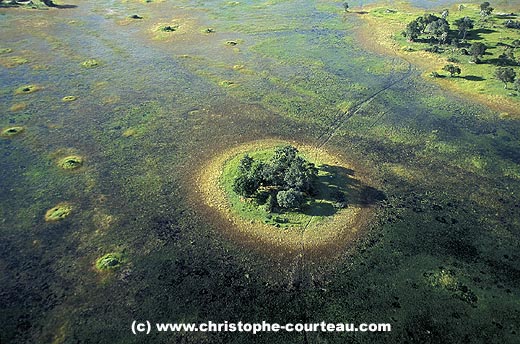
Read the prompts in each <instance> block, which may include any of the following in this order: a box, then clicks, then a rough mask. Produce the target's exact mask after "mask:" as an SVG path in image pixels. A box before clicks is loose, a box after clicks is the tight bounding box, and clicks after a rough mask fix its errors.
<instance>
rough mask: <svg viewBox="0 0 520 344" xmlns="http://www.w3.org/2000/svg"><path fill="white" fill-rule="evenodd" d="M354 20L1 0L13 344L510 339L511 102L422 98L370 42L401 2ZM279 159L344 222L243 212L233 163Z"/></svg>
mask: <svg viewBox="0 0 520 344" xmlns="http://www.w3.org/2000/svg"><path fill="white" fill-rule="evenodd" d="M464 3H465V4H466V7H465V8H466V10H467V9H468V8H472V7H471V6H477V7H478V6H479V4H480V2H477V1H475V2H471V1H465V2H464ZM459 4H460V3H459V2H457V1H453V0H439V1H434V0H409V1H408V2H407V3H406V4H405V5H403V6H404V7H399V8H404V9H406V11H410V13H408V14H406V15H403V16H402V18H404V19H405V20H409V19H410V18H412V19H413V18H415V17H417V16H419V15H422V14H423V13H430V12H431V13H437V14H438V15H439V16H440V12H442V10H443V9H445V8H449V9H450V13H452V15H453V16H455V15H456V13H457V8H458V6H459ZM49 5H51V6H49ZM348 5H349V6H348V9H347V8H345V5H344V2H343V1H333V0H259V1H258V0H257V1H254V0H239V1H228V0H105V1H101V0H92V1H79V0H59V1H58V0H55V1H50V4H49V1H46V2H45V3H44V2H41V1H39V0H32V1H24V2H22V1H18V2H17V1H6V0H4V1H1V2H0V30H1V36H0V99H1V101H0V130H1V131H0V171H1V177H0V343H2V344H4V343H53V344H59V343H143V342H150V343H212V344H216V343H270V344H272V343H283V344H291V343H316V344H318V343H497V344H498V343H500V344H507V343H518V338H519V336H520V296H519V295H520V249H519V248H520V110H519V109H520V95H519V94H518V92H517V91H515V90H514V89H513V85H512V84H509V89H507V90H505V89H504V84H503V83H502V82H501V81H499V80H494V81H493V82H494V83H496V86H495V84H493V85H494V86H492V87H493V88H492V89H493V90H496V92H503V94H502V96H503V97H506V98H507V99H508V100H507V101H508V104H513V105H512V106H509V105H508V107H507V109H503V108H500V106H495V104H494V103H493V104H492V103H489V102H485V101H484V102H482V101H480V100H479V99H476V98H474V97H472V96H468V94H467V93H464V92H458V91H457V90H456V89H453V88H451V87H449V86H446V85H445V84H444V83H443V82H444V81H442V80H441V82H437V81H435V80H432V78H429V77H428V76H425V74H428V73H429V72H430V70H427V69H424V63H422V62H421V61H416V60H418V59H421V57H420V56H422V55H414V54H413V53H410V54H409V55H406V56H404V55H403V54H401V53H395V52H393V51H392V50H391V49H387V47H385V46H384V45H380V44H379V43H378V42H377V40H373V39H371V37H373V33H374V32H376V33H377V32H379V31H377V30H371V29H370V26H371V25H374V23H376V22H377V20H385V19H377V18H379V17H381V18H383V17H385V16H389V15H390V14H389V13H392V12H391V11H394V9H395V8H398V3H397V2H394V1H388V2H381V1H379V2H377V1H360V0H354V1H349V3H348ZM401 5H402V4H401ZM491 6H493V7H494V8H495V10H494V13H495V14H496V15H498V16H500V15H501V14H500V13H516V14H517V15H518V14H520V5H519V3H518V2H517V1H514V0H511V1H507V0H500V1H496V2H492V3H491ZM381 8H389V9H391V11H390V12H386V10H381ZM372 10H373V12H372V13H371V12H370V11H372ZM468 11H469V10H468ZM417 13H419V14H417ZM468 13H469V12H468ZM397 15H400V14H399V13H397ZM363 16H371V17H367V18H369V19H366V18H364V17H363ZM448 18H449V17H448ZM475 18H476V17H475ZM512 18H513V19H512V20H513V21H514V20H516V19H515V18H517V17H516V15H515V16H514V17H512ZM475 20H477V19H475ZM497 20H498V19H497ZM500 20H502V19H500ZM504 20H507V18H505V19H504ZM405 24H406V22H405ZM497 25H498V24H497ZM452 29H453V30H455V29H454V28H452ZM511 30H513V29H511ZM370 31H373V32H370ZM394 34H395V35H396V36H399V38H398V39H397V40H398V41H399V42H401V43H400V44H409V43H406V42H405V40H404V38H403V37H402V36H400V34H401V33H400V32H395V33H394ZM469 37H472V38H473V39H478V37H477V36H475V35H473V36H472V35H471V34H470V35H469ZM495 38H496V39H497V40H498V39H499V38H498V36H497V37H495ZM495 38H494V39H495ZM503 38H504V40H507V39H508V38H507V37H503ZM508 42H509V40H508ZM396 44H398V43H396ZM420 44H426V43H424V42H422V43H420ZM421 47H422V46H421ZM417 49H419V48H417ZM490 50H491V53H492V54H494V55H496V52H495V51H494V50H492V49H490ZM514 53H515V54H520V52H517V51H516V50H514ZM494 55H493V56H494ZM490 56H491V55H490ZM484 58H485V55H484ZM464 63H466V65H467V66H469V67H464V66H463V68H462V69H463V70H462V75H464V73H465V70H467V69H468V68H471V70H472V71H474V70H475V68H477V66H476V65H473V64H470V63H469V62H464ZM466 65H465V66H466ZM441 67H442V66H441ZM435 68H437V67H435ZM465 68H466V69H465ZM512 68H514V69H515V70H516V71H517V75H518V78H520V69H519V67H518V66H517V65H515V66H512ZM432 70H433V69H432ZM484 76H485V77H486V78H488V79H489V78H492V73H491V72H489V71H486V73H485V75H484ZM444 79H450V77H446V78H444ZM453 79H454V81H453V82H456V83H457V82H458V83H464V85H467V84H466V83H465V82H466V81H468V80H465V79H464V80H463V79H462V77H460V79H458V80H455V79H457V77H453ZM459 80H460V81H459ZM473 81H474V82H476V83H479V81H478V80H476V81H475V80H473ZM488 81H489V80H487V81H486V82H488ZM489 82H490V84H491V81H489ZM479 85H482V84H479ZM486 85H487V84H486ZM506 86H507V84H506ZM465 87H469V88H471V87H470V86H465ZM479 87H481V86H479ZM482 87H483V86H482ZM486 92H487V91H486ZM486 92H484V93H486ZM504 99H505V98H504ZM515 104H516V105H515ZM515 106H516V107H515ZM281 145H294V146H295V147H297V148H298V149H299V150H300V151H301V152H302V154H303V155H306V157H307V158H309V160H310V161H312V162H316V165H317V167H318V169H319V171H320V172H319V173H318V174H317V178H318V179H319V183H320V185H319V188H322V189H324V190H325V189H326V190H329V189H330V190H332V189H333V188H338V189H340V190H341V191H342V193H344V197H345V199H344V201H345V204H344V205H342V207H343V206H344V207H345V208H344V209H335V208H334V209H335V210H331V211H328V212H327V211H326V208H325V207H328V208H327V209H333V208H332V206H331V205H330V204H331V203H332V202H331V201H328V203H326V204H324V205H323V204H322V205H323V208H319V207H318V208H314V209H317V210H312V209H311V210H309V209H307V208H305V207H303V210H302V211H303V213H304V214H303V215H302V216H301V217H298V216H296V215H294V214H291V213H289V212H287V214H288V215H287V214H285V213H283V212H281V213H280V214H270V213H266V212H264V211H263V210H262V211H263V212H262V213H259V214H260V215H258V214H255V216H256V217H254V218H253V217H250V218H248V217H241V214H242V210H241V209H238V210H237V208H240V207H242V204H244V207H247V206H248V203H247V202H248V200H247V199H244V198H241V197H238V196H237V195H232V196H229V198H231V200H230V199H229V198H226V197H227V196H226V193H225V192H224V191H225V190H224V191H223V190H222V188H223V186H222V183H223V182H225V178H226V175H224V177H222V173H223V170H224V169H225V167H224V166H230V165H232V164H235V165H237V164H238V162H237V161H238V160H237V156H242V155H243V154H245V153H248V152H251V151H253V152H256V153H255V154H257V155H253V156H255V157H261V156H262V154H264V155H266V154H267V153H265V152H268V151H269V149H270V150H272V149H273V148H274V147H277V146H281ZM233 159H235V160H233ZM226 164H227V165H226ZM224 172H225V173H227V174H230V175H232V173H233V172H232V171H231V172H230V171H229V170H225V171H224ZM225 173H224V174H225ZM223 178H224V181H223ZM327 188H329V189H327ZM221 192H223V193H221ZM329 193H330V194H331V195H332V191H326V192H325V193H324V195H329ZM342 197H343V196H342ZM342 200H343V199H342ZM319 205H320V204H318V206H319ZM233 207H235V208H233ZM244 209H245V208H244ZM306 209H307V210H308V211H306ZM253 210H254V211H256V209H253ZM291 216H292V217H291ZM259 217H260V220H257V218H259ZM284 217H288V218H290V219H295V220H290V222H289V224H284V221H285V220H283V218H284ZM300 218H302V219H303V220H300ZM280 219H281V220H280ZM291 221H292V222H291ZM298 221H299V222H298ZM134 321H137V322H143V323H144V322H146V321H149V322H151V323H160V322H164V323H196V324H200V323H203V322H208V321H212V322H214V323H223V322H225V321H227V322H229V323H238V322H239V321H242V322H247V323H261V322H262V321H266V322H269V323H279V324H286V323H320V322H322V321H323V322H328V323H354V324H361V323H388V324H390V325H391V331H389V332H374V333H371V332H322V331H316V332H299V331H294V332H287V331H279V332H261V333H257V334H252V333H248V332H202V331H199V332H183V331H180V332H158V331H151V333H149V334H144V333H137V334H134V333H133V332H132V323H133V322H134Z"/></svg>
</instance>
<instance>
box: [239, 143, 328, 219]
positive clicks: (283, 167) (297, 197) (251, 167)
mask: <svg viewBox="0 0 520 344" xmlns="http://www.w3.org/2000/svg"><path fill="white" fill-rule="evenodd" d="M317 177H318V169H317V168H316V167H315V166H314V164H313V163H311V162H309V161H307V160H305V159H304V158H302V157H301V156H299V155H298V150H297V149H296V148H295V147H293V146H283V147H278V148H276V149H275V153H274V156H273V157H272V158H271V159H270V160H269V161H266V162H264V161H256V160H254V159H253V158H251V157H250V156H249V155H247V154H246V155H245V156H244V157H243V158H242V160H241V161H240V165H239V167H238V173H237V176H236V177H235V180H234V181H233V191H235V192H236V193H237V194H239V195H241V196H244V197H252V198H255V199H257V201H259V203H261V204H265V207H266V210H267V211H269V212H271V211H274V210H276V209H278V208H282V209H299V208H300V207H301V206H302V204H303V202H304V200H305V198H306V197H308V196H309V195H311V194H312V193H313V191H314V183H315V181H316V179H317Z"/></svg>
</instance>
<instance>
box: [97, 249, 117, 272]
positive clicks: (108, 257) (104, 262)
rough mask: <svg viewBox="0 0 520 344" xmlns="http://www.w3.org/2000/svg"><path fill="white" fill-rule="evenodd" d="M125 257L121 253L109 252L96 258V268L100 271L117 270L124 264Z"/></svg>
mask: <svg viewBox="0 0 520 344" xmlns="http://www.w3.org/2000/svg"><path fill="white" fill-rule="evenodd" d="M123 263H124V259H123V255H122V254H121V253H107V254H105V255H104V256H102V257H100V258H98V259H97V260H96V264H95V266H96V269H97V270H99V271H109V270H115V269H118V268H119V267H121V265H123Z"/></svg>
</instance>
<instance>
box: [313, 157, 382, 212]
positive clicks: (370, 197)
mask: <svg viewBox="0 0 520 344" xmlns="http://www.w3.org/2000/svg"><path fill="white" fill-rule="evenodd" d="M320 170H322V171H324V172H326V174H325V175H322V176H319V177H318V192H319V194H318V197H319V198H320V199H324V200H327V201H331V202H334V201H336V199H335V197H334V192H336V193H337V192H338V191H339V192H342V193H344V195H345V199H346V202H347V204H352V205H361V206H368V205H372V204H375V203H377V202H380V201H382V200H384V199H385V198H386V196H385V195H384V193H383V192H381V191H379V190H377V189H375V188H373V187H371V186H369V185H366V184H364V183H363V182H362V181H360V180H359V179H356V178H355V172H354V171H353V170H351V169H347V168H345V167H342V166H336V165H334V166H332V165H322V166H320Z"/></svg>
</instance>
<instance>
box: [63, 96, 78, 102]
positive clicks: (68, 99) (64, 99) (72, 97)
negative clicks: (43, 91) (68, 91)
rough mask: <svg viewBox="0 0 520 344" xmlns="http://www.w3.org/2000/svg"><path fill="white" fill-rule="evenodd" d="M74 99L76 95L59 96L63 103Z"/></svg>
mask: <svg viewBox="0 0 520 344" xmlns="http://www.w3.org/2000/svg"><path fill="white" fill-rule="evenodd" d="M76 99H78V97H75V96H65V97H63V98H61V101H62V102H64V103H67V102H73V101H75V100H76Z"/></svg>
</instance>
